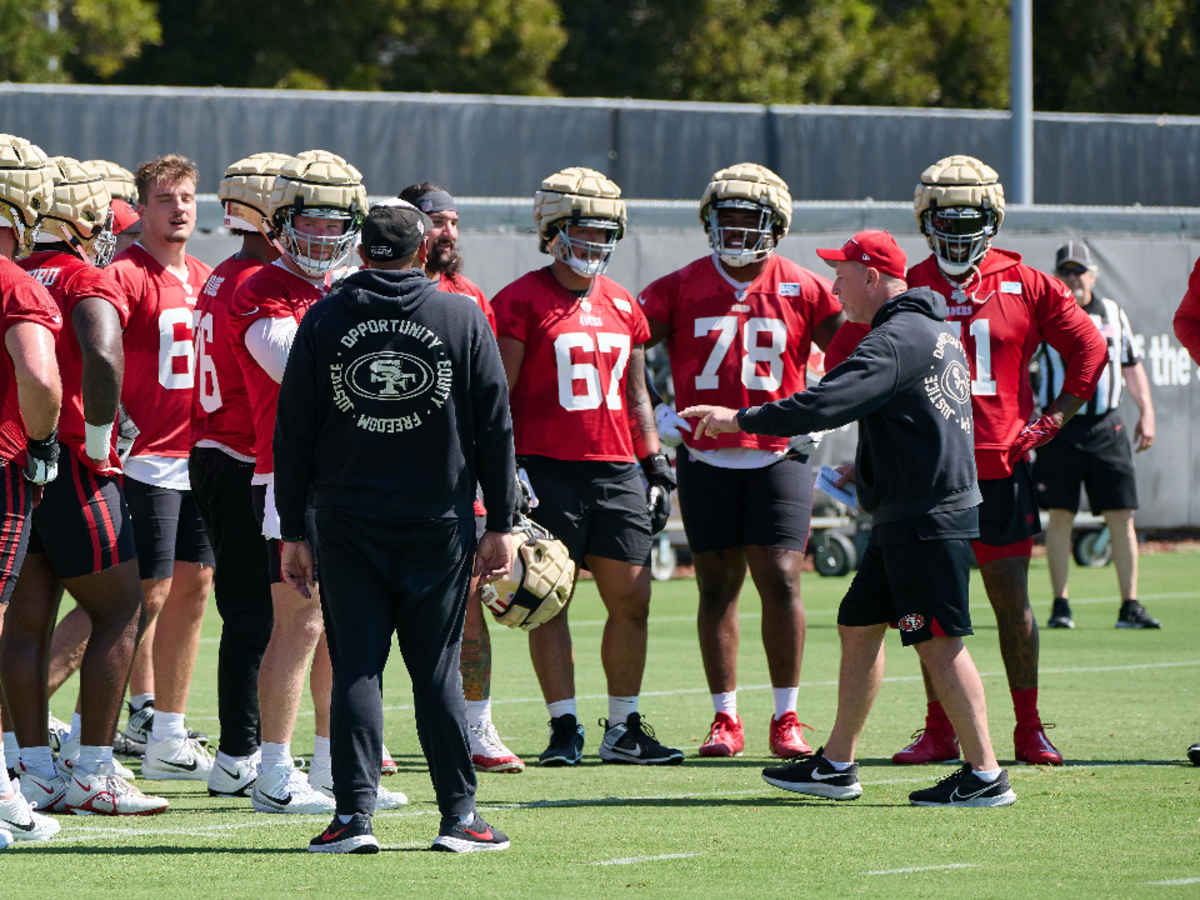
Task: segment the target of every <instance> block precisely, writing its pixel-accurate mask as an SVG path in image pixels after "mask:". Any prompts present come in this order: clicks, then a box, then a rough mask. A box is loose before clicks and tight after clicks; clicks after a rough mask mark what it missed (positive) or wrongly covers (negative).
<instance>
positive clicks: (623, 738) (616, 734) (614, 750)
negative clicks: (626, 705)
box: [600, 713, 683, 766]
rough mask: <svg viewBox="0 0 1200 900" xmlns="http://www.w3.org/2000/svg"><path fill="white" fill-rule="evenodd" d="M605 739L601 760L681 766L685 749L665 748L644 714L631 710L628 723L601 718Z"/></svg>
mask: <svg viewBox="0 0 1200 900" xmlns="http://www.w3.org/2000/svg"><path fill="white" fill-rule="evenodd" d="M600 725H601V726H603V728H604V740H603V741H601V742H600V759H601V760H603V761H604V762H608V763H633V764H634V765H638V766H677V765H679V764H680V763H681V762H683V751H682V750H676V749H675V748H674V747H664V746H663V745H662V744H660V743H659V742H658V741H656V740H655V739H654V729H653V728H651V727H650V726H649V725H647V724H646V723H645V722H643V721H642V716H641V713H630V714H629V717H628V718H627V719H626V720H625V721H624V722H618V723H617V724H615V725H610V724H609V721H608V719H601V720H600Z"/></svg>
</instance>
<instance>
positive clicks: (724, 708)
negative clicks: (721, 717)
mask: <svg viewBox="0 0 1200 900" xmlns="http://www.w3.org/2000/svg"><path fill="white" fill-rule="evenodd" d="M712 702H713V712H719V713H722V712H723V713H725V715H727V716H732V717H733V718H735V719H736V718H737V690H736V689H735V690H732V691H723V692H721V693H719V694H713V695H712Z"/></svg>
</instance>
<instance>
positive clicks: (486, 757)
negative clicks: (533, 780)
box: [467, 721, 525, 772]
mask: <svg viewBox="0 0 1200 900" xmlns="http://www.w3.org/2000/svg"><path fill="white" fill-rule="evenodd" d="M467 737H468V738H469V739H470V741H471V762H473V763H474V764H475V769H476V771H479V772H524V771H525V763H524V762H522V761H521V757H519V756H517V754H515V753H513V752H512V751H511V750H509V749H508V747H506V746H504V741H502V740H500V735H499V733H498V732H497V731H496V726H495V725H493V724H492V723H491V721H487V722H483V723H481V724H479V725H469V726H467Z"/></svg>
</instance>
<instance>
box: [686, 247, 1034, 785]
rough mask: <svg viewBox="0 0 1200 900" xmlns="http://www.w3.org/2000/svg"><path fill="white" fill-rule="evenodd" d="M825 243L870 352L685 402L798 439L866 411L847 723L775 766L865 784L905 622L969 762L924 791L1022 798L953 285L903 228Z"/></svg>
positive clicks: (842, 710)
mask: <svg viewBox="0 0 1200 900" xmlns="http://www.w3.org/2000/svg"><path fill="white" fill-rule="evenodd" d="M817 253H818V255H820V256H821V257H822V258H823V259H825V260H826V261H828V262H830V263H832V264H833V265H834V266H835V267H836V268H837V279H836V281H835V282H834V286H833V292H834V293H835V294H837V295H838V296H839V297H840V298H841V300H842V303H843V305H844V307H845V312H846V316H847V318H848V319H850V321H854V322H869V323H870V325H871V330H870V331H869V332H868V333H867V335H866V336H865V337H864V338H863V339H862V341H861V343H859V345H858V347H857V349H856V350H855V351H854V353H852V354H851V355H850V356H849V357H848V358H847V359H846V360H845V361H844V362H843V363H842V364H841V365H839V366H837V367H836V368H835V369H833V371H831V372H829V373H828V374H827V375H826V376H825V378H824V379H822V381H821V383H820V384H819V385H817V386H816V387H814V388H812V389H810V390H806V391H801V392H800V393H798V394H793V395H792V396H791V397H788V398H786V399H783V400H779V401H776V402H774V403H765V404H763V405H761V406H755V407H750V408H748V409H743V410H740V411H738V410H731V409H725V408H722V407H711V406H693V407H691V408H690V409H685V410H683V411H682V412H681V413H680V415H682V416H683V417H685V418H699V419H700V421H699V423H698V424H697V425H696V428H695V433H696V436H697V437H701V436H703V435H705V434H718V433H721V432H730V431H737V430H744V431H747V432H752V433H756V434H775V435H794V434H802V433H805V432H810V431H816V430H820V429H827V428H836V427H838V426H840V425H845V424H846V423H848V422H853V421H858V423H859V443H858V454H857V460H856V465H855V469H854V475H853V478H854V480H856V481H857V484H858V491H859V500H860V502H861V504H862V507H863V509H864V510H866V511H868V512H871V513H873V514H874V526H873V528H872V531H871V540H870V543H869V545H868V547H867V551H866V553H864V554H863V559H862V562H861V563H860V564H859V569H858V573H857V574H856V575H855V578H854V581H853V583H852V584H851V585H850V589H849V591H848V592H847V594H846V596H845V598H844V599H843V600H842V605H841V608H840V609H839V611H838V632H839V635H840V637H841V641H842V667H841V676H840V679H839V684H838V712H837V721H836V722H835V724H834V727H833V731H832V733H831V734H830V737H829V741H828V743H827V746H826V747H823V748H821V750H819V751H818V752H817V755H816V756H814V757H813V758H812V759H810V760H805V761H803V762H798V763H793V764H792V765H790V766H784V767H779V768H768V769H765V770H764V771H763V777H764V778H765V779H766V780H767V782H768V783H770V784H773V785H775V786H776V787H780V788H783V789H784V790H790V791H796V792H798V793H803V794H813V795H816V796H821V797H830V798H832V799H836V800H851V799H854V798H856V797H858V796H859V795H860V794H861V793H862V788H861V786H860V785H859V783H858V773H857V768H858V767H857V766H856V765H854V762H853V761H854V751H855V746H856V744H857V742H858V737H859V734H860V733H861V732H862V728H863V725H864V724H865V722H866V719H867V713H868V712H869V711H870V708H871V704H872V702H873V701H874V699H875V695H876V694H877V693H878V690H879V685H880V682H881V680H882V678H883V639H884V636H885V634H886V632H887V626H888V623H889V622H894V623H896V624H897V625H898V626H899V628H900V636H901V641H902V643H904V644H905V645H906V646H915V648H916V650H917V653H918V654H919V655H920V656H921V659H922V660H923V661H924V662H925V664H926V667H927V669H928V670H929V674H930V678H931V679H932V680H933V683H934V688H935V691H936V693H937V697H938V699H939V700H940V701H941V702H942V705H943V706H944V707H945V709H946V713H947V715H949V717H950V720H951V721H952V722H953V723H954V724H955V727H956V729H957V730H958V734H959V737H960V739H961V741H962V750H963V758H964V759H965V760H966V762H967V765H965V766H964V767H963V768H962V769H961V770H960V771H959V772H957V773H955V775H954V776H952V777H951V778H947V779H943V780H942V781H941V782H939V783H938V784H937V785H936V786H934V787H932V788H928V789H926V790H922V791H915V792H914V793H912V794H910V795H909V799H910V800H911V801H912V802H913V803H917V804H920V805H938V806H1005V805H1008V804H1009V803H1012V802H1013V801H1014V800H1015V799H1016V795H1015V794H1013V792H1012V788H1011V786H1010V785H1009V781H1008V776H1007V773H1005V772H1004V770H1002V769H1001V768H1000V765H999V763H997V762H996V756H995V753H994V752H993V750H992V744H991V739H990V737H989V736H988V730H987V710H986V706H985V702H984V693H983V683H982V682H981V681H980V679H979V673H978V671H977V670H976V669H975V664H974V662H973V661H972V660H971V657H970V654H969V653H968V652H967V650H966V648H965V647H964V646H963V642H962V637H963V636H964V635H968V634H971V633H972V632H971V617H970V610H969V603H968V584H969V581H970V577H969V576H970V563H971V546H970V540H971V538H974V537H978V535H979V516H978V507H979V504H980V502H981V499H982V498H981V495H980V493H979V485H978V483H977V480H976V473H975V448H974V440H973V436H972V419H971V377H970V370H969V368H968V365H967V359H966V356H965V354H964V352H963V346H962V342H961V340H960V339H959V336H958V334H957V333H956V331H955V328H954V327H953V326H951V325H948V324H947V323H946V321H945V319H946V302H945V300H944V298H943V297H942V296H941V295H939V294H937V293H935V292H933V291H932V290H930V289H929V288H915V289H913V290H908V289H907V285H906V284H905V282H904V276H905V262H906V261H905V258H904V253H903V252H902V251H901V250H900V248H899V247H898V246H896V242H895V241H894V240H893V239H892V236H891V235H890V234H888V233H887V232H884V231H864V232H859V233H858V234H856V235H855V236H854V237H853V238H851V239H850V240H849V241H848V242H847V243H846V244H845V245H844V246H843V247H841V248H840V249H836V250H818V251H817ZM848 477H849V475H848ZM960 723H961V724H960ZM964 734H969V735H970V736H969V737H964Z"/></svg>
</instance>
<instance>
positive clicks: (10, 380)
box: [0, 256, 63, 466]
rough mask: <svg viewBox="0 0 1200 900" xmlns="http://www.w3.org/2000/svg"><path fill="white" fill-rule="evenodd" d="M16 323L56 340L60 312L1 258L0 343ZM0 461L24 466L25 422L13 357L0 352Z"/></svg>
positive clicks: (43, 291)
mask: <svg viewBox="0 0 1200 900" xmlns="http://www.w3.org/2000/svg"><path fill="white" fill-rule="evenodd" d="M18 322H33V323H35V324H37V325H41V326H42V327H43V328H48V329H50V331H51V332H52V333H53V334H54V335H55V337H56V338H57V336H58V333H59V332H60V331H61V330H62V327H63V317H62V313H61V312H60V311H59V308H58V304H57V303H55V302H54V298H53V297H51V296H50V295H49V294H48V293H47V292H46V289H45V288H44V287H42V286H41V285H40V284H38V283H37V282H36V281H34V280H33V279H32V278H30V277H29V276H28V275H27V274H26V273H25V272H24V271H22V269H21V268H20V266H18V265H17V264H16V263H14V262H13V261H12V260H10V259H8V258H7V257H3V256H0V340H3V339H4V338H5V337H7V335H8V329H9V328H11V327H12V326H13V325H16V324H17V323H18ZM0 357H2V359H0V378H2V379H3V380H0V386H2V387H0V390H2V391H3V396H2V397H0V460H4V461H6V462H12V463H15V464H16V465H19V466H23V465H25V440H26V438H25V422H24V420H23V419H22V418H21V407H20V404H19V403H18V402H17V374H16V369H15V368H14V367H13V361H12V356H10V355H9V353H8V352H7V351H0Z"/></svg>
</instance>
